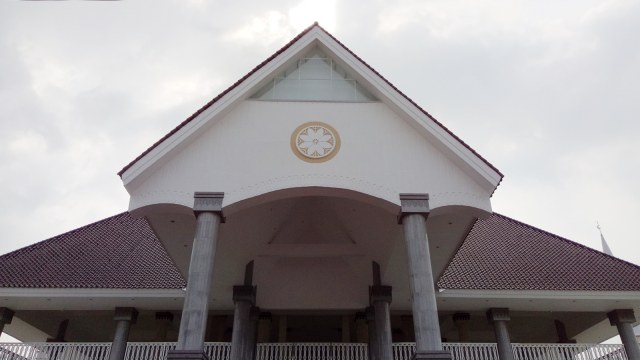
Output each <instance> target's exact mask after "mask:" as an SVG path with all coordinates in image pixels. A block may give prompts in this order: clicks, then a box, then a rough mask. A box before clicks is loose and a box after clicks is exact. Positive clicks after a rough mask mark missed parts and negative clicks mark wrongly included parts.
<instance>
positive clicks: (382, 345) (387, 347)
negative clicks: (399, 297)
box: [369, 285, 393, 360]
mask: <svg viewBox="0 0 640 360" xmlns="http://www.w3.org/2000/svg"><path fill="white" fill-rule="evenodd" d="M369 291H370V297H369V298H370V302H371V306H372V307H373V316H374V319H375V320H374V321H375V329H376V331H375V332H376V334H375V336H376V343H377V345H378V360H393V349H392V347H391V314H390V313H389V304H390V303H391V286H383V285H374V286H372V287H371V288H370V290H369Z"/></svg>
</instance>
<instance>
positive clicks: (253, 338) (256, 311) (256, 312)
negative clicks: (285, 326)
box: [247, 306, 260, 360]
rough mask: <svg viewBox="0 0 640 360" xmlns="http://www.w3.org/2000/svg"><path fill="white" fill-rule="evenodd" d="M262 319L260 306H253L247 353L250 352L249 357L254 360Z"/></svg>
mask: <svg viewBox="0 0 640 360" xmlns="http://www.w3.org/2000/svg"><path fill="white" fill-rule="evenodd" d="M259 319H260V308H259V307H256V306H254V307H252V308H251V315H250V316H249V330H248V337H249V340H248V341H247V354H249V359H250V360H253V359H255V358H256V344H257V343H258V320H259Z"/></svg>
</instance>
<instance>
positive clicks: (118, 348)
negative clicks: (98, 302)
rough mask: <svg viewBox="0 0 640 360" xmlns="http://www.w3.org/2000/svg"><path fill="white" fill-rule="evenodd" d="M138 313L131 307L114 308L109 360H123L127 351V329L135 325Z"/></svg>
mask: <svg viewBox="0 0 640 360" xmlns="http://www.w3.org/2000/svg"><path fill="white" fill-rule="evenodd" d="M137 318H138V311H137V310H136V309H135V308H132V307H118V308H116V313H115V316H114V317H113V320H115V321H116V331H115V333H114V334H113V343H112V344H111V352H110V353H109V360H123V359H124V355H125V352H126V351H127V341H128V340H129V329H130V328H131V325H132V324H135V323H136V319H137Z"/></svg>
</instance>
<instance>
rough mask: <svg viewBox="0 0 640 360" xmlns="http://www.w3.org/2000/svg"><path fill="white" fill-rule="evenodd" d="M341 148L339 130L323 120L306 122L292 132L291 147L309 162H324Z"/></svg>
mask: <svg viewBox="0 0 640 360" xmlns="http://www.w3.org/2000/svg"><path fill="white" fill-rule="evenodd" d="M339 148H340V137H339V136H338V132H337V131H336V130H335V129H334V128H333V127H331V126H330V125H328V124H325V123H322V122H309V123H304V124H302V125H300V126H298V128H297V129H296V130H295V131H294V132H293V134H291V149H292V150H293V152H294V154H296V156H298V158H300V159H302V160H304V161H307V162H324V161H327V160H329V159H331V158H332V157H334V156H335V155H336V153H337V152H338V149H339Z"/></svg>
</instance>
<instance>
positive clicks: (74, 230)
mask: <svg viewBox="0 0 640 360" xmlns="http://www.w3.org/2000/svg"><path fill="white" fill-rule="evenodd" d="M125 214H129V212H128V211H124V212H121V213H119V214H116V215H112V216H109V217H106V218H104V219H101V220H96V221H94V222H92V223H90V224H87V225H83V226H81V227H79V228H75V229H72V230H69V231H66V232H63V233H62V234H58V235H55V236H52V237H50V238H47V239H44V240H41V241H38V242H36V243H33V244H31V245H27V246H25V247H21V248H19V249H15V250H13V251H10V252H8V253H6V254H2V255H0V259H2V258H5V257H10V256H14V255H16V254H19V253H22V252H25V251H30V250H33V249H35V248H38V247H41V246H43V245H45V244H46V243H50V242H52V241H55V240H59V239H61V238H62V237H63V236H66V235H72V234H74V233H77V232H79V231H82V230H84V229H87V228H90V227H92V226H96V225H97V224H100V223H102V222H106V221H109V220H111V219H115V218H117V217H121V216H122V215H125Z"/></svg>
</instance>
